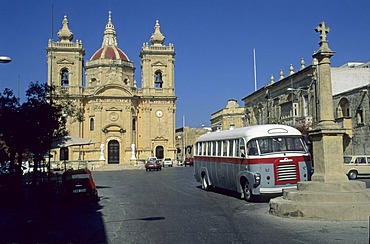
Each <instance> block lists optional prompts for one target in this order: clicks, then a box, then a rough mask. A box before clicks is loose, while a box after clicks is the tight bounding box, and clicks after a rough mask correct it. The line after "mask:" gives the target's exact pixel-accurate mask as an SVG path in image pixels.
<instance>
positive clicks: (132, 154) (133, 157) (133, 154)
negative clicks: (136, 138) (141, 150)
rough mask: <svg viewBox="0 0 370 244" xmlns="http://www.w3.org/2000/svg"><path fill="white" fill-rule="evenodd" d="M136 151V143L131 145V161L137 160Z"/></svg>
mask: <svg viewBox="0 0 370 244" xmlns="http://www.w3.org/2000/svg"><path fill="white" fill-rule="evenodd" d="M135 151H136V150H135V143H132V144H131V160H136V156H135V154H136V152H135Z"/></svg>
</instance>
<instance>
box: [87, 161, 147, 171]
mask: <svg viewBox="0 0 370 244" xmlns="http://www.w3.org/2000/svg"><path fill="white" fill-rule="evenodd" d="M141 169H145V165H144V164H137V165H132V164H129V163H124V164H105V165H103V166H101V167H99V168H95V169H93V170H92V171H120V170H141Z"/></svg>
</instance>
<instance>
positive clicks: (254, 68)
mask: <svg viewBox="0 0 370 244" xmlns="http://www.w3.org/2000/svg"><path fill="white" fill-rule="evenodd" d="M253 73H254V91H257V68H256V49H255V48H253Z"/></svg>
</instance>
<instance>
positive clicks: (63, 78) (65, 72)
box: [60, 69, 69, 86]
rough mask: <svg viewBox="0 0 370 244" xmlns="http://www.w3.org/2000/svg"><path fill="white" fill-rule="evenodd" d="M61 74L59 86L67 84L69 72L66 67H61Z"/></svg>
mask: <svg viewBox="0 0 370 244" xmlns="http://www.w3.org/2000/svg"><path fill="white" fill-rule="evenodd" d="M60 75H61V86H69V72H68V70H67V69H62V70H61V72H60Z"/></svg>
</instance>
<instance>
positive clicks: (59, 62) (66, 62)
mask: <svg viewBox="0 0 370 244" xmlns="http://www.w3.org/2000/svg"><path fill="white" fill-rule="evenodd" d="M57 64H74V62H73V61H70V60H68V59H66V58H63V59H59V60H58V61H57Z"/></svg>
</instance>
